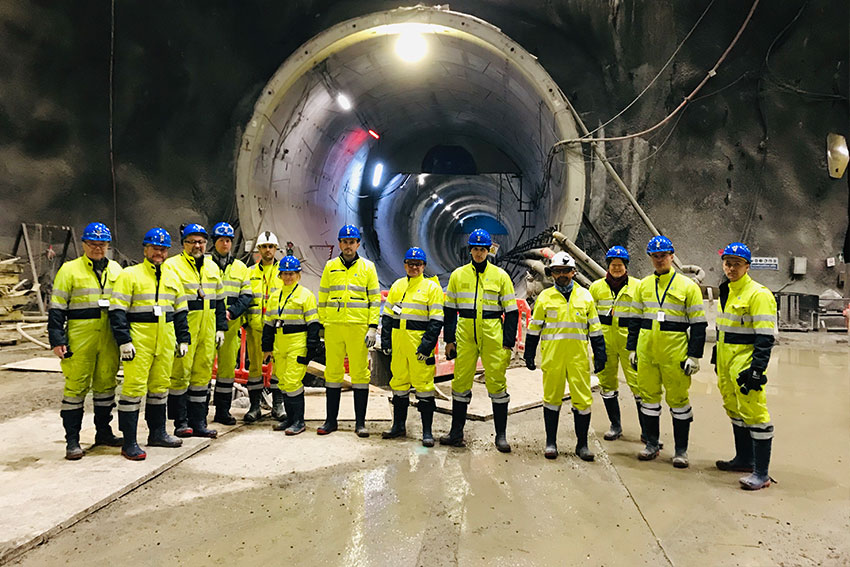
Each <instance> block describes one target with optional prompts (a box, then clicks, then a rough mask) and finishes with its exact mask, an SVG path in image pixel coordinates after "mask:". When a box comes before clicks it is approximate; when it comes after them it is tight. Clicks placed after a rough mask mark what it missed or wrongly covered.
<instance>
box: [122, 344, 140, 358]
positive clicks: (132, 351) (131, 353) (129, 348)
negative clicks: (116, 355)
mask: <svg viewBox="0 0 850 567" xmlns="http://www.w3.org/2000/svg"><path fill="white" fill-rule="evenodd" d="M118 350H119V351H120V352H121V360H128V361H129V360H133V359H134V358H136V347H134V346H133V343H124V344H123V345H121V346H120V347H118Z"/></svg>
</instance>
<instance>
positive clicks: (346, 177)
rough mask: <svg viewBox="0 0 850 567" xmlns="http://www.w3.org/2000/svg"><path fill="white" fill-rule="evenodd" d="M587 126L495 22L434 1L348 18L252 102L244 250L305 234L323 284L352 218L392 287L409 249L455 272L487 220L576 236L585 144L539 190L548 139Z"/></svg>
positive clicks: (522, 232) (241, 182)
mask: <svg viewBox="0 0 850 567" xmlns="http://www.w3.org/2000/svg"><path fill="white" fill-rule="evenodd" d="M405 45H407V46H409V45H414V46H418V47H416V49H418V50H419V51H418V52H411V50H410V49H409V48H405V47H404V46H405ZM405 49H407V51H405ZM575 136H577V130H576V127H575V124H574V122H573V119H572V116H571V114H570V109H569V106H568V102H567V100H566V98H565V97H564V95H563V93H562V92H561V91H560V89H559V88H558V87H557V85H556V84H555V83H554V81H553V80H552V79H551V77H549V75H548V74H547V73H546V72H545V70H544V69H543V68H542V67H541V66H540V65H539V63H537V61H536V60H535V59H534V57H532V56H531V55H530V54H528V53H527V52H525V51H524V50H523V49H522V47H520V46H519V45H518V44H516V43H515V42H513V41H512V40H511V39H510V38H508V37H507V36H505V35H504V34H502V33H501V32H500V31H499V30H498V29H497V28H495V27H494V26H492V25H490V24H488V23H486V22H483V21H482V20H479V19H477V18H474V17H472V16H469V15H466V14H461V13H458V12H452V11H449V10H444V9H440V8H425V7H416V8H400V9H397V10H390V11H386V12H380V13H376V14H369V15H367V16H363V17H360V18H356V19H354V20H349V21H347V22H343V23H341V24H338V25H337V26H334V27H333V28H330V29H328V30H326V31H324V32H322V33H321V34H319V35H317V36H316V37H314V38H313V39H311V40H310V41H308V42H307V43H306V44H304V45H303V46H302V47H301V48H300V49H299V50H298V51H296V52H295V53H293V54H292V55H291V56H290V57H289V58H288V59H287V60H286V61H285V62H284V63H283V65H282V66H281V67H280V68H279V69H278V71H277V72H276V73H275V75H274V76H273V77H272V79H271V80H270V81H269V83H268V84H267V85H266V87H265V88H264V89H263V93H262V95H261V96H260V98H259V99H258V100H257V102H256V104H255V109H254V115H253V117H252V119H251V121H250V122H249V124H248V127H247V128H246V130H245V133H244V135H243V138H242V143H241V146H240V150H239V156H238V160H237V171H236V186H237V204H238V207H239V216H240V223H241V226H242V228H243V232H244V235H245V238H246V245H247V246H252V244H253V242H252V237H253V235H255V234H257V233H258V232H259V231H261V230H272V231H274V232H276V233H277V234H278V236H279V238H280V239H281V240H286V241H292V242H294V243H295V244H296V245H297V246H298V248H299V249H300V250H302V251H303V254H304V258H303V262H304V269H305V273H304V277H305V283H307V285H311V284H315V283H317V279H318V277H319V275H320V273H321V269H322V265H323V263H324V261H325V260H327V259H328V256H329V255H332V254H333V253H334V252H329V250H331V249H332V247H333V245H335V243H336V234H337V230H338V229H339V227H340V226H341V225H342V224H345V223H353V224H356V225H358V226H360V227H361V228H362V229H363V235H364V237H363V244H362V247H361V252H362V253H363V255H364V256H365V257H367V258H369V259H371V260H373V261H375V262H376V265H377V268H378V273H379V277H380V279H381V282H382V285H385V286H388V285H389V284H390V283H391V282H392V280H393V279H394V278H395V277H398V276H399V275H401V274H402V273H403V268H402V261H401V259H402V257H403V253H404V251H405V250H406V249H407V248H408V247H410V246H420V247H422V248H424V249H425V250H426V253H427V254H428V257H429V262H428V269H429V271H430V272H431V273H435V274H438V275H441V276H444V277H445V278H447V274H448V273H449V272H450V271H451V270H452V269H453V268H454V267H457V265H459V264H460V263H462V262H465V261H467V259H468V257H467V255H466V246H465V238H464V235H465V234H468V231H467V229H468V228H469V227H470V226H475V225H477V224H481V225H482V227H485V228H486V226H490V227H491V228H494V230H493V232H494V240H495V241H496V242H497V243H498V244H499V245H501V246H502V247H510V246H513V245H514V244H516V243H517V242H518V241H519V240H520V239H521V238H528V237H529V236H530V235H532V234H533V233H534V232H535V231H539V230H542V229H543V228H545V227H548V226H552V225H554V224H557V225H559V226H560V227H561V230H562V232H565V233H566V234H568V235H570V236H575V234H576V233H577V232H578V228H579V226H580V223H581V213H582V209H583V206H584V195H585V187H584V183H585V176H584V163H583V158H582V155H581V153H580V151H579V150H578V149H576V150H575V151H567V152H565V153H564V154H563V160H556V163H555V164H554V165H553V168H552V171H551V176H550V179H551V181H550V183H549V185H548V187H543V186H542V180H543V178H544V171H543V168H544V167H545V165H546V155H547V152H548V149H549V148H550V147H551V145H552V144H553V143H554V142H555V141H557V140H559V139H563V138H568V137H575ZM517 184H518V186H519V188H520V190H519V192H517V191H516V187H517ZM484 225H486V226H484ZM311 280H314V281H312V282H311Z"/></svg>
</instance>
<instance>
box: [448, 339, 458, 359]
mask: <svg viewBox="0 0 850 567" xmlns="http://www.w3.org/2000/svg"><path fill="white" fill-rule="evenodd" d="M455 358H457V343H446V360H454V359H455Z"/></svg>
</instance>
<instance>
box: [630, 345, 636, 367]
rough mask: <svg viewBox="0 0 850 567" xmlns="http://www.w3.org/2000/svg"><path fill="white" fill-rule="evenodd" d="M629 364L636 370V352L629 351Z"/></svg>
mask: <svg viewBox="0 0 850 567" xmlns="http://www.w3.org/2000/svg"><path fill="white" fill-rule="evenodd" d="M629 364H631V365H632V368H634V369H635V370H637V351H636V350H631V351H629Z"/></svg>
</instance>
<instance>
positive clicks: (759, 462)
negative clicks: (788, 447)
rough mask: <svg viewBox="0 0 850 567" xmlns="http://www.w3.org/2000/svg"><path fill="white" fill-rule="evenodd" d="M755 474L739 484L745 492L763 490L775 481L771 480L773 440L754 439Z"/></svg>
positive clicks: (744, 478) (746, 477) (741, 480)
mask: <svg viewBox="0 0 850 567" xmlns="http://www.w3.org/2000/svg"><path fill="white" fill-rule="evenodd" d="M752 442H753V472H752V474H750V475H748V476H745V477H743V478H742V479H740V480H739V481H738V482H740V483H741V488H743V489H744V490H761V489H762V488H767V487H768V486H770V483H771V482H773V479H772V478H770V473H769V468H770V451H771V447H772V445H773V439H772V438H771V439H753V440H752Z"/></svg>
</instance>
